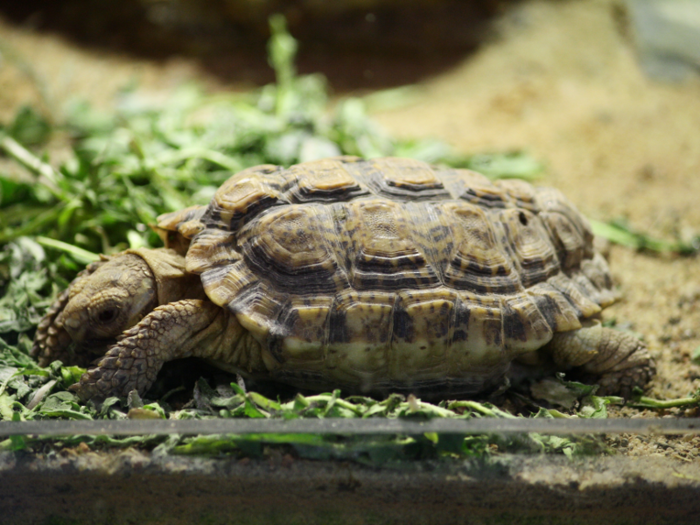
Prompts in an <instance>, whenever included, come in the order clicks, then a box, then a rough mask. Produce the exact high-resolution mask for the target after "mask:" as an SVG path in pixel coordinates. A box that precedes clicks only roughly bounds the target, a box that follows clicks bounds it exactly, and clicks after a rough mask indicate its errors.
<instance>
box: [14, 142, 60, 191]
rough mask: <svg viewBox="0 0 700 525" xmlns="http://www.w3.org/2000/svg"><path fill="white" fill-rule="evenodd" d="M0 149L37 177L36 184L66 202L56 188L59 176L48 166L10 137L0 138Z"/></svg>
mask: <svg viewBox="0 0 700 525" xmlns="http://www.w3.org/2000/svg"><path fill="white" fill-rule="evenodd" d="M0 148H2V149H3V150H4V151H5V153H7V154H8V155H9V156H10V157H12V158H13V159H15V160H16V161H17V162H19V163H20V164H21V165H22V166H24V167H25V168H27V169H28V170H29V171H30V172H31V173H34V174H35V175H37V176H38V177H37V180H36V182H37V183H39V184H41V185H43V186H45V187H46V188H47V189H48V190H49V191H50V192H51V194H52V195H53V196H54V197H56V198H57V199H60V200H66V198H67V196H66V194H65V193H64V192H63V191H62V190H61V189H60V188H59V187H58V185H57V181H58V179H59V178H60V175H59V174H58V173H56V171H55V170H54V169H53V168H52V167H51V166H50V165H49V164H46V163H45V162H43V161H42V160H41V159H39V158H38V157H37V156H36V155H34V154H33V153H31V152H30V151H29V150H28V149H26V148H25V147H24V146H22V145H21V144H20V143H19V142H17V141H16V140H15V139H13V138H12V137H8V136H7V135H3V136H0Z"/></svg>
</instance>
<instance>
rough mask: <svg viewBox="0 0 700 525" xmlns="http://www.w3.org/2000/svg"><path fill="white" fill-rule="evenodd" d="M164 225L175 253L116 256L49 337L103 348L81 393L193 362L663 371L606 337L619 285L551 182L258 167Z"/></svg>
mask: <svg viewBox="0 0 700 525" xmlns="http://www.w3.org/2000/svg"><path fill="white" fill-rule="evenodd" d="M156 229H157V231H158V232H159V233H160V235H161V237H162V238H163V239H164V241H165V247H164V248H157V249H145V248H139V249H129V250H126V251H124V252H122V253H118V254H116V255H110V256H102V257H101V260H100V261H98V262H95V263H92V264H90V265H89V266H88V267H87V268H86V269H85V270H83V271H82V272H81V273H80V274H79V275H78V277H77V278H76V279H75V281H73V283H72V284H71V285H70V287H69V288H68V289H67V290H66V291H65V292H64V293H63V294H62V295H60V297H59V298H58V299H57V301H56V302H55V304H54V305H53V306H52V307H51V308H50V310H49V311H48V313H47V315H46V316H45V318H44V319H43V320H42V322H41V323H40V325H39V327H38V329H37V333H36V337H35V342H34V346H33V349H32V353H33V355H35V356H38V357H39V359H40V362H41V363H42V364H46V363H48V362H50V361H51V360H54V359H61V360H64V361H71V360H75V359H76V358H82V359H87V358H89V357H86V356H89V352H99V353H100V354H101V355H102V357H101V358H99V359H98V360H97V362H96V366H94V367H93V368H91V369H89V370H88V371H87V372H86V373H85V374H84V375H83V376H82V378H81V379H80V382H79V384H76V385H74V387H75V388H74V389H75V390H76V391H77V392H78V394H79V396H80V397H81V398H82V399H88V398H96V399H100V398H105V397H107V396H110V395H122V396H124V395H127V394H128V393H129V392H130V391H131V390H134V389H136V390H137V391H138V392H139V393H140V394H142V395H143V394H144V393H145V392H146V391H147V390H148V388H149V387H150V385H151V384H152V383H153V381H154V380H155V378H156V376H157V374H158V372H159V370H160V368H161V366H162V365H163V363H164V362H166V361H170V360H173V359H179V358H184V357H189V356H195V357H200V358H205V359H207V360H209V361H211V362H213V363H214V364H216V365H217V366H219V367H221V368H223V369H225V370H228V371H231V372H236V373H239V374H241V375H242V376H243V377H244V378H246V377H248V378H251V377H252V378H263V379H270V380H272V381H277V382H281V383H286V384H289V385H292V386H294V387H298V388H303V389H311V390H322V389H330V388H340V389H342V390H343V391H344V392H346V393H364V394H372V395H382V394H385V393H387V392H404V393H410V392H415V393H417V394H419V395H432V396H433V397H434V396H439V397H447V396H469V395H472V394H476V393H480V392H488V391H493V390H495V389H497V388H498V387H499V385H501V384H502V383H503V381H504V377H506V373H507V372H508V370H509V367H510V364H511V363H512V362H518V363H524V364H525V365H527V366H534V369H537V367H538V366H539V367H546V366H550V365H552V364H553V365H554V367H555V368H557V369H559V370H572V369H575V370H579V371H581V372H583V373H585V374H592V375H594V376H599V377H598V381H599V384H600V392H603V393H622V394H623V395H629V393H630V392H631V390H632V388H634V387H636V386H644V385H645V384H646V383H647V382H648V381H649V379H650V378H651V376H652V375H653V373H654V368H655V367H654V362H653V359H652V357H651V356H650V354H649V352H648V350H647V348H646V346H645V345H644V344H643V343H642V342H641V341H640V340H638V338H636V337H634V336H632V335H630V334H628V333H625V332H621V331H616V330H613V329H610V328H606V327H603V326H602V325H601V322H600V315H599V314H600V312H601V310H602V309H603V308H605V307H606V306H608V305H610V304H612V303H613V302H615V300H617V299H618V295H619V294H618V291H617V290H616V288H615V287H614V286H613V283H612V280H611V276H610V272H609V269H608V266H607V263H606V261H605V259H604V258H603V256H602V255H601V254H600V253H598V252H596V251H595V250H594V247H593V235H592V233H591V228H590V226H589V224H588V222H587V220H586V219H585V218H584V217H583V216H582V215H581V214H580V213H579V212H578V211H577V210H576V209H575V208H574V206H573V205H572V204H571V203H570V202H569V201H568V200H567V199H566V198H565V197H564V196H563V195H562V194H561V193H560V192H559V191H557V190H555V189H552V188H545V187H533V186H532V185H530V184H528V183H526V182H524V181H521V180H500V181H495V182H491V181H490V180H489V179H487V178H486V177H484V176H483V175H480V174H478V173H476V172H473V171H469V170H464V169H443V168H437V167H433V166H430V165H428V164H426V163H423V162H420V161H417V160H411V159H403V158H384V159H372V160H362V159H360V158H356V157H337V158H329V159H323V160H317V161H312V162H306V163H302V164H298V165H295V166H292V167H290V168H286V169H285V168H282V167H279V166H273V165H262V166H257V167H253V168H249V169H246V170H243V171H241V172H239V173H237V174H235V175H234V176H232V177H231V178H230V179H229V180H228V181H227V182H225V183H224V184H223V185H222V186H221V187H220V188H219V189H218V190H217V192H216V194H215V195H214V197H213V199H212V201H211V203H210V204H209V205H208V206H194V207H190V208H187V209H184V210H181V211H178V212H174V213H170V214H166V215H162V216H160V217H159V218H158V224H157V226H156ZM71 342H73V343H75V344H74V345H72V344H71ZM72 348H73V349H72ZM81 356H82V357H81Z"/></svg>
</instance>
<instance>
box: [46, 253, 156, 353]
mask: <svg viewBox="0 0 700 525" xmlns="http://www.w3.org/2000/svg"><path fill="white" fill-rule="evenodd" d="M157 295H158V294H157V283H156V279H155V276H154V275H153V272H152V270H151V268H150V266H149V264H148V263H147V262H146V261H145V260H144V259H143V258H142V257H140V256H139V255H136V254H134V253H120V254H117V255H114V256H112V257H103V259H102V260H101V261H98V262H96V263H93V264H91V265H90V266H88V268H87V269H86V270H84V271H83V272H81V273H80V274H79V275H78V277H77V278H76V279H75V280H74V281H73V282H72V283H71V285H70V287H69V288H68V289H67V290H66V291H65V292H64V293H63V294H62V295H61V296H60V297H59V298H58V299H57V300H56V302H55V303H54V304H53V306H52V307H51V308H50V309H49V311H48V313H47V314H46V316H45V317H44V319H43V320H42V321H41V323H40V324H39V327H38V329H37V333H36V336H35V339H34V347H33V348H32V355H34V356H37V357H39V362H40V364H42V365H43V366H45V365H46V364H48V363H49V362H51V361H53V360H55V359H61V360H63V361H75V360H76V359H75V358H73V359H71V358H70V352H69V346H70V343H71V342H73V343H76V347H77V348H76V351H77V353H78V354H85V353H88V352H89V353H99V352H104V350H106V347H107V346H108V345H110V344H112V343H114V342H115V340H116V338H117V337H118V336H119V335H120V334H121V333H122V332H124V330H126V329H128V328H130V327H132V326H134V325H135V324H136V323H138V322H139V321H140V320H141V319H142V318H143V317H144V316H145V315H146V314H147V313H149V312H150V311H151V310H153V309H154V308H155V307H156V306H157V302H158V301H157ZM82 361H83V362H81V363H80V364H83V365H84V364H86V363H84V360H82Z"/></svg>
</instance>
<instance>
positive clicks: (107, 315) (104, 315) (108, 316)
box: [97, 308, 118, 323]
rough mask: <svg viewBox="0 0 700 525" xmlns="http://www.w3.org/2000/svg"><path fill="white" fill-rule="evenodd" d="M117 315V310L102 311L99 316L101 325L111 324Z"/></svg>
mask: <svg viewBox="0 0 700 525" xmlns="http://www.w3.org/2000/svg"><path fill="white" fill-rule="evenodd" d="M117 313H118V312H117V310H116V308H107V309H105V310H102V311H101V312H100V313H99V314H97V319H98V320H99V321H100V322H101V323H109V322H111V321H114V320H115V319H116V317H117Z"/></svg>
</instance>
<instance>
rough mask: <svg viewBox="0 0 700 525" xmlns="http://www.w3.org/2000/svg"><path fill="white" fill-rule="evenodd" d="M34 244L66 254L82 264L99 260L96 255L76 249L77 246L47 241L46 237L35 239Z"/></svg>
mask: <svg viewBox="0 0 700 525" xmlns="http://www.w3.org/2000/svg"><path fill="white" fill-rule="evenodd" d="M36 242H38V243H39V244H41V245H42V246H46V247H47V248H54V249H56V250H61V251H62V252H66V253H67V254H69V255H70V256H71V257H73V259H75V260H76V261H78V262H80V263H83V264H88V263H91V262H94V261H97V260H98V259H99V258H100V256H99V255H98V254H96V253H93V252H89V251H87V250H83V249H82V248H78V247H77V246H73V245H72V244H68V243H67V242H63V241H57V240H56V239H49V238H48V237H41V236H39V237H37V238H36Z"/></svg>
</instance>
